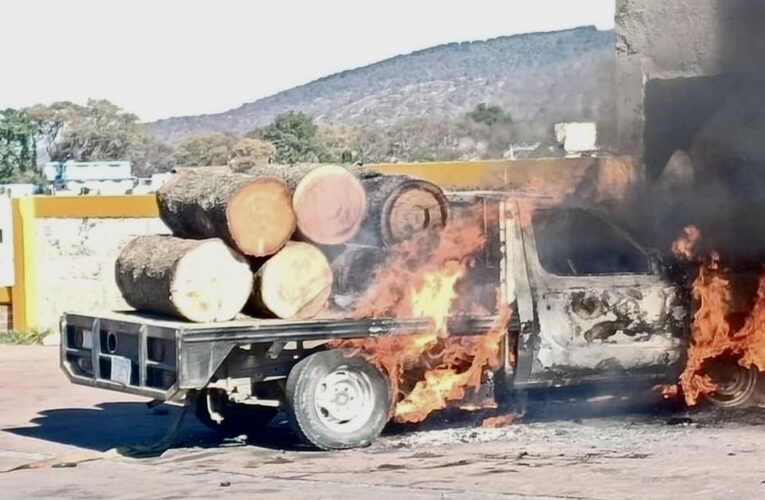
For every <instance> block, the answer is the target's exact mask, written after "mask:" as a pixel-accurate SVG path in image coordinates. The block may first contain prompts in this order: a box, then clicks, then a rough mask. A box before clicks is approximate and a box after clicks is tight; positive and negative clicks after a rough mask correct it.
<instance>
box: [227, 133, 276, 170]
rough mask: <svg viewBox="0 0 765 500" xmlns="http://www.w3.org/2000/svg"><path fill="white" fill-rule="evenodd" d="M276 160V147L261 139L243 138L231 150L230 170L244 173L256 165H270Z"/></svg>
mask: <svg viewBox="0 0 765 500" xmlns="http://www.w3.org/2000/svg"><path fill="white" fill-rule="evenodd" d="M275 158H276V147H275V146H274V145H273V144H271V143H270V142H268V141H264V140H262V139H253V138H249V137H248V138H245V139H242V140H241V141H239V142H237V143H236V144H235V145H234V147H233V149H232V150H231V162H230V163H231V168H233V169H234V170H236V171H239V172H241V171H244V170H247V169H250V168H252V167H254V166H256V165H263V164H264V163H271V162H273V161H274V159H275Z"/></svg>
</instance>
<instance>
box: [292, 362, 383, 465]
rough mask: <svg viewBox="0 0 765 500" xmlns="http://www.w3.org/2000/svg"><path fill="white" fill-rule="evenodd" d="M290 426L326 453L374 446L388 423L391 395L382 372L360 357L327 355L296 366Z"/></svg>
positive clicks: (293, 376) (308, 442)
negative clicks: (374, 441) (375, 440)
mask: <svg viewBox="0 0 765 500" xmlns="http://www.w3.org/2000/svg"><path fill="white" fill-rule="evenodd" d="M286 392H287V405H288V413H289V417H290V423H291V425H292V428H293V429H294V430H295V432H296V433H297V435H298V436H299V437H300V438H301V439H302V440H303V441H304V442H305V443H307V444H311V445H313V446H315V447H316V448H319V449H322V450H342V449H348V448H357V447H360V446H365V445H367V444H369V443H371V442H372V441H373V440H374V439H375V438H377V436H379V435H380V433H381V432H382V430H383V428H384V427H385V424H386V423H388V418H389V415H390V408H391V395H390V388H389V386H388V382H387V380H386V378H385V376H383V374H382V373H380V371H379V370H378V369H377V368H375V367H374V366H372V365H371V364H370V363H368V362H367V361H366V360H364V359H362V358H360V357H353V356H346V355H345V354H344V353H343V352H342V351H322V352H317V353H315V354H312V355H310V356H308V357H307V358H305V359H303V360H302V361H300V362H299V363H298V364H296V365H295V366H294V367H293V368H292V371H290V373H289V376H288V377H287V391H286Z"/></svg>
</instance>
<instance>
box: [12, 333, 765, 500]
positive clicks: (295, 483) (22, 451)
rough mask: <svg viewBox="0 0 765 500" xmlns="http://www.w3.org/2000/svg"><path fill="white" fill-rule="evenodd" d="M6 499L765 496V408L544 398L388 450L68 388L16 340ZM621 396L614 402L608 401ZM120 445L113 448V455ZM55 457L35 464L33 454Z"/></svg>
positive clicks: (412, 434) (396, 436)
mask: <svg viewBox="0 0 765 500" xmlns="http://www.w3.org/2000/svg"><path fill="white" fill-rule="evenodd" d="M0 378H1V380H3V384H2V387H0V404H1V405H2V406H1V407H2V410H0V470H1V471H7V472H0V491H2V493H3V498H54V497H55V498H85V499H87V498H104V497H110V498H138V497H143V498H146V497H149V496H150V497H151V498H156V499H160V498H167V499H170V498H179V499H181V498H210V497H218V496H220V497H231V498H237V497H241V498H252V497H255V496H258V497H261V498H311V499H321V498H362V497H363V498H407V499H410V498H411V499H420V498H450V499H451V498H455V499H456V498H523V499H528V498H565V499H574V498H576V499H579V498H586V499H605V498H620V499H621V498H704V499H710V498H762V497H764V496H765V432H763V431H765V427H763V424H765V410H763V409H754V410H749V411H745V412H744V411H737V412H719V411H713V410H709V409H702V410H693V411H687V410H684V409H682V408H679V407H678V406H677V405H674V404H667V403H657V402H656V401H655V400H654V399H653V397H649V396H648V395H646V394H644V393H641V394H632V395H629V396H628V397H625V399H622V396H618V397H616V398H612V399H609V400H607V399H608V398H604V397H601V398H598V401H597V402H591V403H585V402H584V399H586V398H587V397H590V396H592V395H583V394H575V393H573V392H566V393H563V392H553V393H551V392H548V393H544V394H541V395H535V396H533V397H532V398H531V399H530V401H529V402H528V403H527V405H526V406H525V408H526V415H525V416H524V418H523V419H522V421H521V423H517V424H513V425H510V426H507V427H504V428H500V429H484V428H480V427H475V426H474V424H475V423H477V422H480V419H481V418H482V416H477V415H467V416H464V417H459V418H455V417H454V416H452V417H450V418H451V420H452V421H448V419H447V418H441V419H440V420H439V421H437V422H436V423H429V424H427V425H426V426H421V427H419V428H393V429H390V430H389V431H388V432H386V434H385V435H384V436H383V437H382V438H381V439H380V440H379V441H378V442H376V443H375V444H373V445H372V446H370V447H368V448H366V449H362V450H351V451H345V452H335V453H327V452H317V451H312V450H309V449H306V448H304V447H302V446H301V445H300V444H299V443H297V442H296V441H295V439H294V437H293V436H292V434H291V433H290V432H289V429H288V428H287V427H286V426H285V425H284V424H283V422H281V421H280V419H279V418H277V419H276V421H275V422H274V424H273V426H272V428H269V429H268V430H267V431H266V432H264V433H263V434H262V435H258V436H251V437H250V438H249V440H248V442H240V441H238V440H236V439H234V440H224V439H222V438H221V437H219V436H218V435H216V434H215V433H213V432H212V431H209V430H207V429H206V428H204V427H202V426H201V425H200V424H198V423H196V422H195V421H194V419H193V418H192V417H190V418H188V419H187V420H185V421H184V424H183V427H182V429H181V432H180V434H179V435H178V437H177V439H176V441H175V444H174V445H173V446H172V447H171V449H169V450H168V451H165V452H164V453H163V454H161V455H158V456H152V457H149V458H127V457H125V456H122V455H120V454H119V453H117V452H115V451H113V450H114V449H115V448H122V447H126V446H131V445H140V444H148V443H152V442H156V441H157V440H158V439H160V438H161V437H162V435H163V433H164V431H165V429H167V428H168V426H169V425H170V424H171V422H172V421H173V419H174V418H175V416H176V415H177V412H178V411H179V410H178V409H177V408H175V407H166V406H161V407H158V408H155V409H153V410H152V409H148V408H147V407H146V405H145V404H144V403H145V402H146V401H145V400H144V399H141V398H135V397H131V396H127V395H122V394H118V393H112V392H108V391H102V390H96V389H90V388H86V387H77V386H73V385H71V384H69V383H68V381H67V380H66V378H65V377H64V375H63V374H62V373H61V372H60V371H59V368H58V351H57V350H56V349H55V348H48V347H0ZM604 400H606V401H604ZM109 450H112V451H109ZM46 461H47V464H48V465H50V464H56V465H55V466H54V467H42V468H26V469H24V468H22V469H18V470H12V469H16V468H18V467H19V466H23V465H25V464H27V465H28V464H38V465H42V464H43V463H46Z"/></svg>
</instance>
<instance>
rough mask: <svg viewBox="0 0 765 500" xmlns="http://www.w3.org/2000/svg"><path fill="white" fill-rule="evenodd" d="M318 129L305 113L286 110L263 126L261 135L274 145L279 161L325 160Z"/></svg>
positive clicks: (324, 149)
mask: <svg viewBox="0 0 765 500" xmlns="http://www.w3.org/2000/svg"><path fill="white" fill-rule="evenodd" d="M318 131H319V127H318V126H317V125H316V123H315V122H314V120H313V118H311V117H310V116H308V115H307V114H305V113H300V112H296V111H287V112H286V113H282V114H280V115H279V116H277V117H276V119H275V120H274V121H273V123H271V124H270V125H268V126H267V127H266V128H264V129H263V132H262V136H263V139H265V140H267V141H269V142H271V143H272V144H273V145H274V146H276V161H277V162H279V163H300V162H317V161H326V160H327V159H328V153H327V150H326V147H325V146H324V145H323V144H322V142H321V140H320V138H319V134H318Z"/></svg>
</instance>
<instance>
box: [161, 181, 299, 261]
mask: <svg viewBox="0 0 765 500" xmlns="http://www.w3.org/2000/svg"><path fill="white" fill-rule="evenodd" d="M157 201H158V203H159V214H160V218H161V219H162V220H163V221H164V222H165V224H167V226H168V227H169V228H170V230H171V231H172V232H173V234H174V235H176V236H179V237H182V238H193V239H207V238H221V239H223V240H224V241H225V242H226V243H228V244H229V245H231V246H232V247H234V248H235V249H236V250H238V251H239V252H241V253H243V254H245V255H249V256H252V257H264V256H267V255H271V254H273V253H275V252H277V251H278V250H279V249H280V248H281V247H282V246H284V243H286V242H287V240H289V239H290V237H291V236H292V234H293V233H294V231H295V222H296V221H295V213H294V212H293V210H292V201H291V196H290V192H289V189H288V188H287V186H286V185H285V184H284V183H283V182H282V181H280V180H278V179H274V178H255V177H252V176H249V175H243V174H210V173H204V172H186V173H183V174H176V176H175V177H173V178H172V179H171V180H170V181H169V182H168V183H167V184H165V186H163V187H162V189H160V191H159V192H158V193H157Z"/></svg>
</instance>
